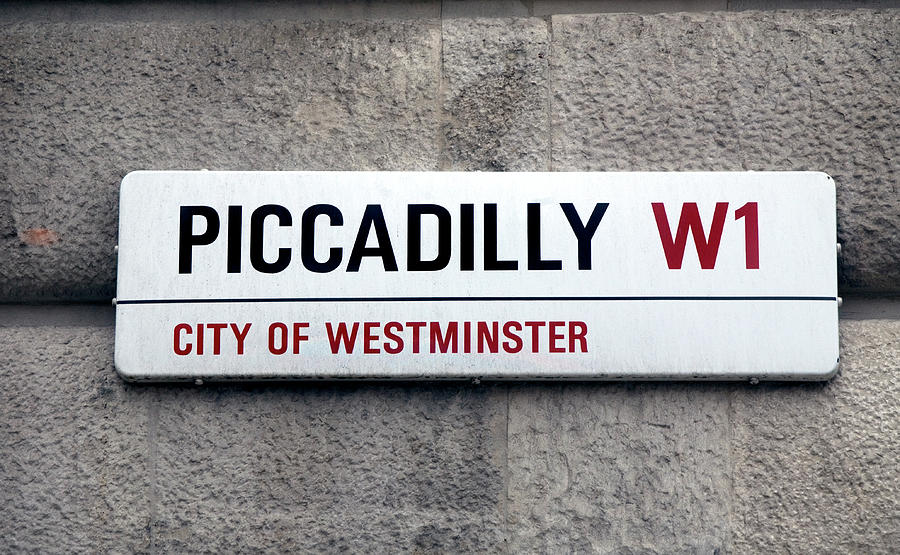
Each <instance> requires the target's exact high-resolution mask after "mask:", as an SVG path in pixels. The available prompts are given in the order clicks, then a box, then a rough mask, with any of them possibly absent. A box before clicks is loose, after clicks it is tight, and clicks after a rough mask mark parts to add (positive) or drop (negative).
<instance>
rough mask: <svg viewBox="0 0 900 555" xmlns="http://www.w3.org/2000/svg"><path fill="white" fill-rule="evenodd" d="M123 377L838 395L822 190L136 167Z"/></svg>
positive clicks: (760, 180)
mask: <svg viewBox="0 0 900 555" xmlns="http://www.w3.org/2000/svg"><path fill="white" fill-rule="evenodd" d="M120 198H121V200H120V212H119V250H118V257H119V260H118V272H119V273H118V291H117V300H118V302H117V305H116V354H115V359H116V368H117V369H118V372H119V373H120V374H121V375H122V376H123V377H124V378H125V379H128V380H148V381H173V380H185V381H195V380H197V379H203V380H265V379H323V378H324V379H345V378H350V379H474V378H481V379H578V380H592V379H599V380H604V379H673V380H683V379H718V380H737V379H741V380H744V379H746V380H749V379H752V378H756V379H763V380H766V379H768V380H776V379H777V380H783V379H789V380H823V379H828V378H829V377H831V376H832V375H833V374H834V372H835V371H836V369H837V360H838V315H837V262H836V256H835V241H836V220H835V185H834V181H833V180H832V179H831V178H830V177H829V176H828V175H826V174H824V173H819V172H668V173H664V172H659V173H649V172H634V173H629V172H623V173H455V172H216V171H213V172H210V171H137V172H132V173H130V174H128V175H127V176H126V177H125V178H124V179H123V180H122V185H121V197H120Z"/></svg>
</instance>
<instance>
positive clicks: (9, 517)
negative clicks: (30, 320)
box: [0, 307, 151, 553]
mask: <svg viewBox="0 0 900 555" xmlns="http://www.w3.org/2000/svg"><path fill="white" fill-rule="evenodd" d="M0 310H3V308H2V307H0ZM112 353H113V329H112V328H111V327H49V326H48V327H17V328H4V327H0V507H2V511H0V512H2V518H0V551H2V552H7V553H97V552H103V553H109V552H118V553H132V552H141V551H146V550H147V549H148V548H149V540H150V533H149V528H148V524H149V512H148V509H149V505H150V482H151V477H150V475H149V473H148V467H147V449H146V446H147V433H148V423H147V403H148V398H147V396H146V394H145V392H144V391H142V390H141V389H140V388H136V387H133V386H129V385H127V384H125V383H124V382H122V380H121V379H119V377H118V376H117V375H116V373H115V370H114V369H113V365H112Z"/></svg>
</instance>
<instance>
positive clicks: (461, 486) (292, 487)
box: [154, 384, 506, 553]
mask: <svg viewBox="0 0 900 555" xmlns="http://www.w3.org/2000/svg"><path fill="white" fill-rule="evenodd" d="M495 391H496V390H495V388H493V387H470V386H459V385H442V384H433V385H425V386H415V387H414V386H403V385H399V386H398V385H391V386H388V385H378V384H374V385H353V386H340V385H328V386H320V385H298V386H267V387H259V388H254V387H246V388H240V387H220V386H212V387H210V388H209V389H206V388H204V389H192V388H172V389H168V390H166V391H165V394H164V395H162V398H161V402H160V406H159V447H158V450H159V462H158V464H157V467H158V481H159V485H158V488H159V506H158V509H157V511H156V512H157V514H158V519H157V521H156V522H155V526H154V530H155V533H156V538H155V543H156V545H157V546H158V547H159V549H160V550H161V551H163V552H184V551H191V552H195V551H209V552H223V551H282V552H283V551H303V552H310V551H311V552H323V551H326V552H333V551H350V552H372V551H377V552H382V551H385V552H415V551H418V552H451V553H461V552H473V551H488V552H496V551H498V550H500V549H501V548H502V545H503V544H502V542H503V528H502V511H501V507H502V496H503V492H504V487H503V481H504V471H503V466H504V463H505V461H504V458H503V453H504V446H505V423H506V421H505V416H506V413H505V399H506V397H505V395H504V394H502V392H501V393H500V394H497V393H496V392H495Z"/></svg>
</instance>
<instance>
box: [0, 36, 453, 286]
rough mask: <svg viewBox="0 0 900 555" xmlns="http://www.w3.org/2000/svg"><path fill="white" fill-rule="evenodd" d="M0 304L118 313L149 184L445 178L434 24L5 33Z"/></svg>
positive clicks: (0, 96) (0, 54)
mask: <svg viewBox="0 0 900 555" xmlns="http://www.w3.org/2000/svg"><path fill="white" fill-rule="evenodd" d="M0 42H2V44H3V48H2V49H0V106H2V112H0V184H2V186H0V189H2V191H3V193H2V196H0V258H2V260H3V264H0V301H2V300H6V301H10V300H15V301H23V300H51V299H64V300H85V299H104V298H105V299H108V298H111V297H113V296H114V291H115V256H114V254H113V246H114V245H115V237H116V229H117V213H118V210H117V201H118V184H119V181H120V180H121V178H122V177H123V176H124V175H125V174H126V173H128V172H129V171H131V170H136V169H200V168H208V169H223V170H224V169H230V170H264V169H266V170H281V169H298V170H299V169H303V170H326V169H328V170H337V169H344V170H351V169H352V170H369V169H372V170H374V169H407V170H416V169H419V170H425V169H436V168H437V156H438V148H437V137H438V134H439V129H438V117H437V112H438V109H439V104H438V103H439V98H438V82H439V77H438V72H439V66H440V27H439V25H438V24H437V23H436V22H434V21H429V20H411V21H399V20H394V21H384V22H353V23H348V22H319V23H303V24H290V23H230V24H229V23H213V24H210V23H205V24H195V25H185V24H166V25H162V24H137V23H130V24H98V25H90V24H48V25H36V24H15V25H6V26H0Z"/></svg>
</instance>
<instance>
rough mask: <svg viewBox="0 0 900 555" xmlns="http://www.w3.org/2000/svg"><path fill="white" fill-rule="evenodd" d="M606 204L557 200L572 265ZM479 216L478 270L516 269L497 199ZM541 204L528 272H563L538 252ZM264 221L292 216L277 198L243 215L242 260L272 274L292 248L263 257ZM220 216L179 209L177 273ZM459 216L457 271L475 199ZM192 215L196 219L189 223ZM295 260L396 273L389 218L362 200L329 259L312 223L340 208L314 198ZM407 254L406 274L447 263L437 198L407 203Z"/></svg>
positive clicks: (235, 254)
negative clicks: (425, 245)
mask: <svg viewBox="0 0 900 555" xmlns="http://www.w3.org/2000/svg"><path fill="white" fill-rule="evenodd" d="M608 206H609V204H608V203H605V202H598V203H596V204H595V205H594V207H593V209H592V211H591V213H590V215H588V216H587V218H583V217H582V215H581V214H579V213H578V210H577V209H576V208H575V206H574V204H572V203H560V204H559V207H558V208H559V209H560V210H562V212H563V214H564V215H565V218H566V221H567V222H568V223H569V226H570V228H571V232H572V239H573V240H574V241H576V242H577V246H578V269H579V270H590V269H591V267H592V261H591V240H592V239H593V238H594V236H595V234H596V232H597V229H598V227H599V226H600V222H601V220H602V219H603V215H604V214H605V213H606V209H607V208H608ZM482 210H483V222H484V237H483V241H482V246H483V248H482V249H481V250H482V255H483V268H484V270H485V271H515V270H518V269H519V261H518V260H511V259H505V258H502V257H501V255H500V253H499V252H498V228H499V226H500V222H499V218H498V213H497V204H490V203H488V204H484V205H483V206H482ZM541 210H542V206H541V204H540V203H528V206H527V215H526V233H527V249H528V256H527V261H526V267H527V269H528V270H562V261H561V260H552V259H545V258H544V257H543V255H542V252H541ZM243 214H244V207H243V206H229V207H228V209H227V211H226V215H225V218H224V220H225V226H224V227H225V231H224V240H225V241H226V243H227V246H226V253H227V254H226V258H227V261H226V268H227V272H228V273H239V272H241V271H242V268H243V265H242V261H243V253H242V252H241V250H242V236H243V233H244V220H243ZM426 216H428V217H433V218H436V220H437V224H438V227H437V245H438V248H437V255H436V256H434V257H433V258H431V259H428V260H426V259H424V257H423V254H422V233H423V232H422V219H423V217H426ZM267 219H271V220H272V222H274V223H275V225H277V226H280V227H291V226H293V225H295V224H294V220H295V217H294V215H293V214H292V213H291V211H290V210H288V208H286V207H284V206H282V205H279V204H265V205H262V206H259V207H256V208H254V209H253V211H252V212H251V214H250V222H249V223H250V225H249V230H248V231H247V232H248V233H249V243H250V249H249V253H248V254H249V261H250V266H251V267H252V268H253V269H254V270H256V271H258V272H261V273H266V274H274V273H278V272H281V271H283V270H285V269H286V268H287V267H288V266H289V265H290V264H291V263H292V261H293V260H294V256H295V251H296V250H297V249H296V248H295V247H292V246H291V245H283V246H279V248H278V251H277V255H276V256H275V257H274V258H270V259H269V260H267V259H266V258H265V257H264V255H263V245H265V233H266V227H265V225H266V223H267ZM222 220H223V217H222V215H220V214H219V212H218V211H217V210H216V209H215V208H213V207H211V206H202V205H189V206H181V207H180V220H179V228H178V229H179V230H178V272H179V273H180V274H190V273H192V272H193V263H192V262H193V252H194V249H195V248H198V247H204V246H207V245H211V244H213V243H214V242H216V241H218V240H219V239H220V236H221V235H223V233H222V227H223V225H222ZM458 220H459V222H458V225H457V234H456V242H457V244H458V245H459V247H458V248H459V255H460V256H459V269H460V270H461V271H473V270H474V269H475V252H476V239H475V205H474V204H461V205H459V218H458ZM195 221H200V222H203V224H205V225H203V224H201V225H200V226H197V228H199V229H202V231H199V230H198V229H197V228H195ZM299 223H300V245H299V254H300V256H299V258H300V263H301V264H302V265H303V267H304V268H306V270H308V271H310V272H315V273H328V272H332V271H335V270H337V269H339V268H340V267H341V266H342V264H343V265H344V270H345V271H347V272H358V271H359V269H360V266H361V263H362V260H363V259H364V258H367V257H369V258H377V259H380V260H381V263H382V265H383V268H384V270H385V271H386V272H397V271H399V265H398V263H397V257H396V254H395V250H394V245H393V243H392V241H391V237H390V234H389V233H388V222H387V221H386V219H385V216H384V212H383V210H382V207H381V205H379V204H369V205H366V207H365V210H364V212H363V215H362V218H361V219H360V221H359V224H358V230H357V233H356V239H355V240H354V241H353V243H352V245H349V256H347V257H346V263H345V257H344V253H345V247H346V245H329V250H328V253H329V254H328V257H327V258H325V259H323V260H320V259H317V258H316V257H315V252H316V229H317V226H332V227H339V226H343V225H345V219H344V215H343V213H342V212H341V210H340V209H339V208H338V207H336V206H334V205H331V204H314V205H312V206H309V207H307V208H306V209H305V210H304V211H303V213H302V214H301V216H300V222H299ZM406 230H407V234H406V252H407V257H406V261H405V268H404V269H405V270H406V271H408V272H436V271H440V270H443V269H445V268H447V267H448V266H449V264H450V259H451V252H452V251H451V249H452V245H453V242H454V240H453V221H452V216H451V214H450V211H449V210H448V209H447V208H445V207H443V206H440V205H438V204H410V205H408V206H407V217H406ZM370 237H374V239H375V246H367V245H368V243H369V240H370Z"/></svg>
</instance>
